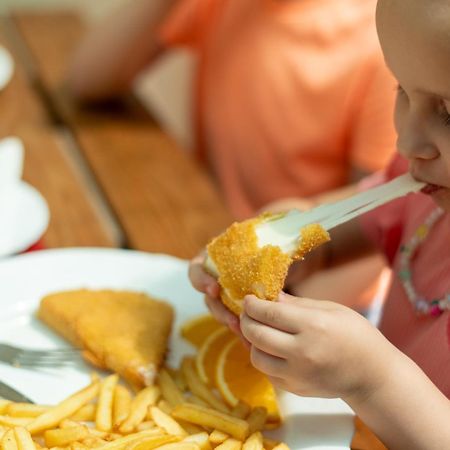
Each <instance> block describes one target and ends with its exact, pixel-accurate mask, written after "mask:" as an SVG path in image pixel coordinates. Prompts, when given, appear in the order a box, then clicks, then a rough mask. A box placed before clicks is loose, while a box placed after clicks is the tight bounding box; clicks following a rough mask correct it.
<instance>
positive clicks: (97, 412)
mask: <svg viewBox="0 0 450 450" xmlns="http://www.w3.org/2000/svg"><path fill="white" fill-rule="evenodd" d="M135 391H136V394H134V393H133V394H132V393H131V392H130V390H129V389H127V388H126V387H125V386H123V385H122V384H121V381H120V380H119V377H118V375H116V374H112V375H109V376H106V377H104V378H103V379H102V378H100V376H99V375H98V374H95V373H94V374H92V376H91V382H90V384H89V385H88V386H86V387H85V388H84V389H81V390H80V391H78V392H76V393H74V394H73V395H71V396H70V397H68V398H66V399H65V400H63V401H61V402H60V403H59V404H57V405H54V406H46V405H34V404H28V403H18V402H17V403H16V402H11V401H8V400H3V399H0V450H93V449H94V450H289V448H288V447H287V445H286V444H284V443H282V442H278V441H274V440H271V439H268V438H266V437H265V436H263V430H265V429H267V428H268V427H272V426H273V425H277V424H276V423H273V422H270V419H269V421H268V419H267V416H268V414H267V410H266V408H264V407H261V406H256V407H250V406H249V405H248V404H247V403H245V402H243V401H239V402H238V403H237V404H236V405H234V406H233V407H231V406H230V407H229V406H228V404H227V403H226V402H225V400H224V399H223V398H222V395H221V394H220V393H219V391H217V390H215V389H214V388H211V387H209V386H207V385H206V384H205V383H204V382H202V380H201V379H200V377H199V375H198V372H197V369H196V367H195V364H194V360H193V358H192V357H186V358H184V360H183V361H182V364H181V367H180V368H179V369H172V368H169V367H166V368H163V369H161V370H160V372H159V374H158V376H157V378H156V382H155V384H153V385H151V386H147V387H145V388H143V389H141V390H139V389H135ZM230 404H232V403H231V402H230ZM252 406H254V405H252Z"/></svg>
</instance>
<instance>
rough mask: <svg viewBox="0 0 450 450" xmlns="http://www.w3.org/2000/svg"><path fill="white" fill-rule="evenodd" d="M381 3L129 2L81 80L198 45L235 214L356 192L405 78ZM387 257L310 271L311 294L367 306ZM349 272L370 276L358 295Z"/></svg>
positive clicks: (214, 143)
mask: <svg viewBox="0 0 450 450" xmlns="http://www.w3.org/2000/svg"><path fill="white" fill-rule="evenodd" d="M374 10H375V0H339V1H334V0H314V1H311V0H295V1H293V0H234V1H233V0H178V1H174V0H139V1H137V2H129V3H127V4H126V5H125V7H124V8H123V9H121V10H120V11H119V12H118V13H117V14H116V15H115V16H114V17H112V18H109V19H108V20H107V21H105V22H104V23H103V24H100V26H99V27H96V28H94V29H93V30H92V32H91V33H90V34H89V35H88V37H87V38H86V40H85V42H84V43H83V44H82V45H81V47H80V49H79V50H78V52H77V54H76V55H75V58H74V62H73V65H72V68H71V72H70V86H71V87H72V91H73V92H74V93H75V94H76V96H77V97H79V98H81V99H101V98H104V97H108V96H111V95H114V94H117V93H118V92H120V91H122V90H124V89H126V88H127V87H129V86H130V85H131V83H132V81H133V79H134V78H135V77H136V76H137V74H138V73H139V72H141V71H142V70H143V69H144V68H145V67H147V66H149V65H150V64H152V63H153V62H154V61H155V60H156V59H157V57H158V56H160V55H161V54H162V53H164V52H165V51H167V50H168V49H171V48H175V47H185V48H188V49H189V50H190V51H191V52H192V53H194V54H195V55H197V56H198V58H199V66H198V71H197V75H196V77H195V94H196V95H195V100H196V102H195V103H196V104H195V105H194V107H195V119H196V124H195V126H196V129H197V130H198V136H197V137H198V139H197V148H196V149H195V150H196V154H197V155H198V156H199V157H201V158H203V160H204V161H205V162H206V163H207V165H208V166H209V168H210V170H211V172H212V173H213V174H214V176H215V178H216V179H217V181H218V184H219V187H220V188H221V191H222V193H223V195H224V197H225V200H226V202H227V205H228V207H229V209H230V210H231V212H232V214H233V216H234V217H235V218H237V219H244V218H246V217H249V216H252V215H255V214H256V213H257V212H258V211H259V210H260V209H264V210H280V209H286V208H288V207H293V206H296V207H300V208H301V209H305V208H307V207H309V206H311V204H314V203H318V202H321V201H323V196H324V195H325V197H326V198H327V199H328V198H330V197H333V196H334V197H335V196H341V195H344V193H343V192H341V190H342V189H343V188H344V189H345V187H347V186H348V185H349V184H352V183H355V182H357V181H358V180H359V179H360V178H361V177H362V176H363V175H365V174H369V173H371V172H374V171H376V170H379V169H381V168H383V167H384V166H385V164H386V163H387V162H388V161H389V159H390V157H391V155H392V152H393V151H394V148H395V144H394V143H395V131H394V127H393V124H392V119H391V115H392V110H393V104H394V98H395V81H394V80H393V79H392V77H391V75H390V74H389V72H388V70H387V69H386V67H385V63H384V60H383V57H382V54H381V51H380V49H379V45H378V41H377V37H376V30H375V23H374ZM265 180H270V183H269V182H266V181H265ZM381 267H382V264H381V263H380V260H378V259H376V258H368V259H367V260H366V261H365V264H362V263H361V264H360V266H359V267H354V266H349V267H345V268H344V267H343V266H342V267H340V268H338V269H336V270H335V272H334V276H335V278H336V282H335V283H332V286H331V283H330V281H328V283H323V282H322V280H320V279H318V280H312V279H310V280H308V286H306V285H305V286H303V289H302V294H303V295H319V296H320V297H321V298H322V297H323V298H332V299H336V300H338V299H339V300H341V299H342V298H351V299H352V306H354V307H358V308H360V309H365V308H367V307H368V305H369V303H370V301H371V298H372V294H373V290H369V292H367V289H366V288H367V283H369V282H373V281H374V280H375V279H376V277H377V276H378V274H379V273H380V270H381ZM348 277H356V278H357V279H360V280H361V283H360V286H364V287H360V286H357V285H356V284H355V283H353V284H352V288H353V290H354V291H356V292H354V293H352V294H350V295H349V292H348V290H347V289H346V288H348V287H349V284H350V283H348V282H347V283H346V282H344V281H342V279H343V278H344V279H345V280H348ZM329 280H330V279H329ZM364 280H366V281H365V282H364ZM367 280H370V281H367ZM329 285H330V287H329V288H328V286H329ZM341 290H345V294H346V295H345V294H344V293H341V292H340V291H341ZM356 299H358V300H356Z"/></svg>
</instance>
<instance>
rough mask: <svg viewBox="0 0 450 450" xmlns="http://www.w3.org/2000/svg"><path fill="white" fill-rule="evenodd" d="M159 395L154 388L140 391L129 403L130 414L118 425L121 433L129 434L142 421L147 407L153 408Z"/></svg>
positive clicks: (157, 390) (158, 391)
mask: <svg viewBox="0 0 450 450" xmlns="http://www.w3.org/2000/svg"><path fill="white" fill-rule="evenodd" d="M159 395H160V390H159V388H158V387H156V386H149V387H147V388H145V389H143V390H142V391H140V392H139V393H138V394H137V395H136V397H135V398H134V399H133V401H132V402H131V406H130V414H129V416H128V417H127V418H126V420H125V421H124V422H123V423H122V425H120V427H119V431H120V432H121V433H131V432H132V431H133V430H134V428H136V427H137V426H138V425H139V424H140V423H141V422H143V421H144V419H145V416H146V414H147V409H148V407H149V406H153V405H154V404H155V403H156V402H157V400H158V398H159Z"/></svg>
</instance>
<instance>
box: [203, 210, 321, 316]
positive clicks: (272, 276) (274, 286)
mask: <svg viewBox="0 0 450 450" xmlns="http://www.w3.org/2000/svg"><path fill="white" fill-rule="evenodd" d="M267 217H268V216H267V215H263V216H260V217H258V218H256V219H250V220H247V221H244V222H241V223H233V224H232V225H231V226H230V227H229V228H228V229H227V230H226V231H225V232H224V233H223V234H221V235H220V236H218V237H216V238H215V239H213V240H212V241H211V243H210V244H209V245H208V247H207V250H208V255H209V257H210V258H211V259H212V261H213V262H214V265H215V267H216V269H217V271H218V274H219V278H218V281H219V284H220V286H221V300H222V302H223V303H224V304H225V306H227V307H228V308H229V309H230V310H231V311H232V312H233V313H235V314H236V315H239V314H240V312H241V310H242V299H243V298H244V297H245V296H246V295H249V294H253V295H256V296H257V297H258V298H264V299H267V300H275V299H276V298H277V297H278V295H279V293H280V291H281V290H282V289H283V285H284V281H285V279H286V276H287V273H288V269H289V266H290V265H291V264H292V262H293V261H294V260H296V259H302V258H303V257H304V255H305V254H306V253H308V252H309V251H311V250H312V249H313V248H315V247H317V246H319V245H321V244H323V243H324V242H326V241H328V240H329V235H328V233H327V232H326V231H325V230H324V229H323V228H322V227H321V226H320V225H318V224H312V225H308V226H306V227H304V228H302V229H301V230H300V236H301V239H300V244H299V248H298V250H297V252H296V254H295V255H294V257H293V258H291V257H290V256H289V255H287V254H286V253H284V252H283V251H282V250H281V249H280V247H278V246H274V245H266V246H264V247H262V248H260V247H259V246H258V237H257V235H256V230H255V228H256V226H257V225H258V223H260V222H261V221H263V220H265V219H266V218H267Z"/></svg>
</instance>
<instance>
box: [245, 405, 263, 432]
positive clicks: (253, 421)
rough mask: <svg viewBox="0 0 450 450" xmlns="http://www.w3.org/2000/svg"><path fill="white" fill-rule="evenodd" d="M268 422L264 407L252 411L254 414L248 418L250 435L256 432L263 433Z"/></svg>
mask: <svg viewBox="0 0 450 450" xmlns="http://www.w3.org/2000/svg"><path fill="white" fill-rule="evenodd" d="M266 420H267V409H266V408H264V407H262V406H257V407H256V408H253V409H252V412H251V413H250V415H249V416H248V417H247V422H248V425H249V427H250V434H252V433H254V432H255V431H261V430H262V429H263V428H264V425H265V423H266Z"/></svg>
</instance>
